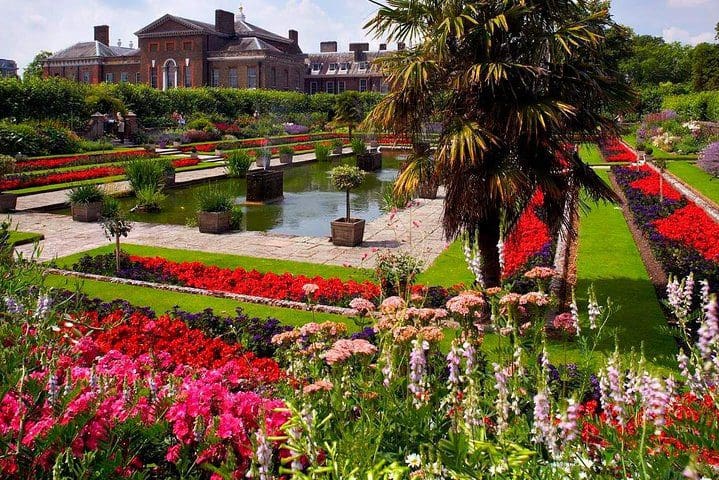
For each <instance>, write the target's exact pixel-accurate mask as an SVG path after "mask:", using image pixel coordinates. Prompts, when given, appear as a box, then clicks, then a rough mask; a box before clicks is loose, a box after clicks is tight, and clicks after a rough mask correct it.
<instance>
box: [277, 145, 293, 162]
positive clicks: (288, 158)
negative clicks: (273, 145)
mask: <svg viewBox="0 0 719 480" xmlns="http://www.w3.org/2000/svg"><path fill="white" fill-rule="evenodd" d="M294 154H295V151H294V149H293V148H292V147H290V146H289V145H282V146H281V147H280V163H282V164H285V165H289V164H291V163H292V157H293V155H294Z"/></svg>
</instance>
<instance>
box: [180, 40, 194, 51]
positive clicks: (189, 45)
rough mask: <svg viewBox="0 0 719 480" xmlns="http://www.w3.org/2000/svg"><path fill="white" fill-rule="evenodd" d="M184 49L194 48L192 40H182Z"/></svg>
mask: <svg viewBox="0 0 719 480" xmlns="http://www.w3.org/2000/svg"><path fill="white" fill-rule="evenodd" d="M182 49H183V50H185V51H189V50H192V42H182Z"/></svg>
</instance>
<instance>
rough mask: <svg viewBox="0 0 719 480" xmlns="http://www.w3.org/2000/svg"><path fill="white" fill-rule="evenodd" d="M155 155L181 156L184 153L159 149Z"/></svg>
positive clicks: (169, 149)
mask: <svg viewBox="0 0 719 480" xmlns="http://www.w3.org/2000/svg"><path fill="white" fill-rule="evenodd" d="M155 153H158V154H160V155H180V154H181V153H182V152H181V151H180V150H178V149H176V148H157V149H155Z"/></svg>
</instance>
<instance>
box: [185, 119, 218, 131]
mask: <svg viewBox="0 0 719 480" xmlns="http://www.w3.org/2000/svg"><path fill="white" fill-rule="evenodd" d="M187 129H188V130H202V131H205V132H211V131H213V130H215V125H214V124H213V123H212V120H210V119H209V118H207V117H198V118H195V119H194V120H190V121H189V122H188V123H187Z"/></svg>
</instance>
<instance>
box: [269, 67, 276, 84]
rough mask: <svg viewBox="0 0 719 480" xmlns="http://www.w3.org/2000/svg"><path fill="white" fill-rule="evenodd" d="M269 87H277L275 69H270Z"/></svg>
mask: <svg viewBox="0 0 719 480" xmlns="http://www.w3.org/2000/svg"><path fill="white" fill-rule="evenodd" d="M270 86H271V87H276V86H277V69H276V68H275V67H272V68H270Z"/></svg>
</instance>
